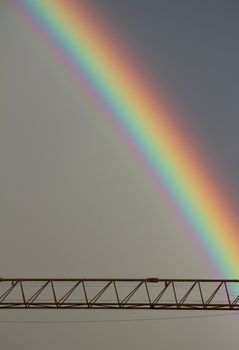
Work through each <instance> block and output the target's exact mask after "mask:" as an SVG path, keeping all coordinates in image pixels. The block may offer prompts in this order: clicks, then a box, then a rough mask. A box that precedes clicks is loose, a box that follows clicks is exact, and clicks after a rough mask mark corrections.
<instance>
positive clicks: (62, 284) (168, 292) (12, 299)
mask: <svg viewBox="0 0 239 350" xmlns="http://www.w3.org/2000/svg"><path fill="white" fill-rule="evenodd" d="M0 309H58V310H59V309H154V310H161V309H164V310H171V309H173V310H175V309H177V310H239V280H224V279H217V280H210V279H161V278H146V279H87V278H79V279H77V278H73V279H69V278H68V279H57V278H55V279H54V278H53V279H51V278H50V279H36V278H33V279H26V278H13V279H11V278H10V279H8V278H0Z"/></svg>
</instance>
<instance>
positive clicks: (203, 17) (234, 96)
mask: <svg viewBox="0 0 239 350" xmlns="http://www.w3.org/2000/svg"><path fill="white" fill-rule="evenodd" d="M90 3H92V6H94V7H95V9H96V10H97V11H99V12H100V13H101V14H102V15H103V16H104V17H105V18H106V19H107V23H110V26H109V28H111V27H112V28H114V31H115V32H116V33H119V34H120V36H121V37H122V38H123V39H124V41H125V42H126V43H127V46H128V47H130V49H131V52H133V53H134V55H135V57H136V58H137V60H138V62H139V63H140V64H141V65H142V66H143V67H144V70H145V72H147V75H148V77H149V78H150V79H152V80H154V82H156V86H158V87H159V89H160V91H161V90H162V91H163V93H164V94H165V95H166V96H167V98H168V99H169V100H170V102H172V104H173V106H174V107H176V109H177V110H178V111H179V115H180V118H182V120H183V122H184V123H185V124H186V125H187V127H188V128H189V129H190V130H191V135H192V136H193V137H194V138H195V140H196V141H197V142H198V143H199V144H200V147H201V149H202V150H203V152H204V153H205V154H206V155H207V157H208V158H209V159H210V160H211V164H212V165H213V167H214V169H215V171H216V173H218V176H219V178H220V179H221V181H222V183H223V185H226V186H227V188H228V191H229V192H230V193H232V194H233V196H234V197H235V198H236V200H238V201H239V185H238V175H239V166H238V164H239V153H238V146H237V142H238V141H237V140H238V137H237V136H238V128H239V120H238V117H237V114H238V100H239V89H238V84H239V68H238V62H239V47H238V32H239V21H238V16H239V5H238V3H237V2H236V1H233V0H229V1H221V0H219V1H211V0H209V1H196V0H194V1H189V0H181V1H180V2H179V1H177V0H168V1H166V0H157V1H153V0H131V1H123V0H122V1H116V0H92V1H90ZM0 55H1V61H0V76H1V94H0V105H1V119H0V123H1V127H0V150H1V151H0V166H1V178H0V194H1V195H0V225H1V226H0V227H1V244H0V252H1V253H0V265H1V267H2V268H1V276H2V277H8V276H9V277H92V278H93V277H126V278H130V277H139V278H140V277H142V278H143V277H148V276H150V277H151V276H156V277H162V278H167V277H168V278H201V277H202V278H209V277H213V276H211V275H210V268H209V266H208V260H207V259H206V257H205V256H204V255H203V254H204V252H202V251H199V250H197V247H195V244H194V243H193V239H192V238H190V237H188V235H186V234H185V232H183V229H182V228H181V227H180V226H179V224H178V222H177V220H176V218H175V216H174V214H173V213H172V212H171V211H170V210H169V207H168V206H167V204H166V203H165V200H164V198H163V197H162V196H161V195H160V193H159V192H157V191H155V187H154V186H153V185H152V183H150V181H149V179H148V177H147V175H146V174H145V172H144V171H143V170H142V168H141V167H140V165H139V164H138V163H137V161H136V160H135V159H134V158H133V157H132V155H131V154H130V152H129V150H128V148H127V145H126V144H125V143H124V142H123V141H122V139H121V138H120V137H119V136H118V135H116V134H115V132H114V131H113V129H112V126H111V125H109V124H108V123H107V122H106V120H105V119H104V116H102V113H101V112H100V111H99V110H97V108H96V107H95V106H94V105H92V101H91V100H90V98H89V96H87V94H86V93H85V91H84V87H83V84H82V85H81V84H80V83H79V82H76V81H74V80H73V79H71V78H70V76H69V74H68V72H67V71H66V69H65V68H64V66H63V65H62V63H61V62H60V61H58V60H57V59H56V57H55V56H54V55H53V54H52V53H51V51H50V50H49V48H48V47H47V46H46V45H45V43H44V42H42V41H41V40H40V38H39V37H38V36H37V35H36V34H35V33H34V31H33V30H32V28H31V27H30V26H29V24H28V23H26V21H25V20H24V18H23V17H21V16H20V15H19V13H17V12H16V11H15V10H14V9H13V7H12V6H11V5H10V2H8V1H7V0H3V1H2V2H1V4H0ZM214 314H215V312H214ZM192 315H193V316H199V315H202V313H198V314H195V312H193V314H192V312H191V313H190V312H183V315H182V313H179V312H173V311H172V312H171V311H170V312H166V311H165V312H160V313H155V312H151V311H148V312H141V311H140V312H135V311H134V312H133V311H130V312H128V311H127V313H124V312H123V313H122V312H120V311H118V312H109V311H107V312H103V311H98V312H97V311H89V312H79V311H76V312H67V314H66V313H64V312H63V311H61V312H58V313H57V312H48V311H25V312H24V311H4V312H3V311H1V313H0V321H1V320H17V321H22V320H24V321H27V320H34V321H38V320H41V321H42V320H43V321H44V320H48V321H49V320H61V321H64V320H66V321H72V320H102V319H107V320H110V319H135V318H152V319H153V318H162V317H166V318H167V317H183V316H192ZM203 315H205V314H203ZM208 315H209V314H208ZM236 318H237V319H236ZM238 324H239V323H238V317H235V316H230V315H228V316H218V317H208V318H205V317H203V318H188V319H187V318H185V319H171V320H166V319H165V320H158V321H153V320H152V321H139V322H136V321H135V322H130V321H129V322H118V323H117V322H113V323H85V324H84V323H79V324H77V323H74V324H71V323H68V324H54V323H52V324H36V323H32V324H21V323H19V324H8V323H1V327H0V335H1V339H2V340H1V342H2V343H3V344H4V350H5V349H6V350H8V349H14V348H18V349H20V350H21V349H32V348H34V349H36V350H38V349H42V348H43V347H46V348H51V349H55V348H56V349H60V350H61V349H65V348H66V347H68V348H69V349H71V348H72V349H73V348H75V346H76V345H80V346H81V347H83V348H86V349H88V348H96V347H97V348H98V349H111V348H112V347H114V348H115V349H116V350H117V349H122V348H124V349H132V348H136V347H137V348H138V349H145V348H146V347H147V348H149V349H151V348H152V349H153V348H155V346H158V345H159V344H160V348H162V349H174V348H175V347H179V348H184V349H191V348H192V347H193V348H194V349H196V350H197V349H201V348H202V347H204V348H210V349H212V350H214V349H216V348H217V349H224V348H225V347H227V348H228V349H234V348H235V346H236V345H235V344H237V343H238Z"/></svg>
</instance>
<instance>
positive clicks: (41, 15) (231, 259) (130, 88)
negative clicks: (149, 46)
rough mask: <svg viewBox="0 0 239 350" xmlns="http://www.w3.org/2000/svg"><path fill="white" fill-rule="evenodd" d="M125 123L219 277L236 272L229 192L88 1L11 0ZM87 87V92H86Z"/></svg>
mask: <svg viewBox="0 0 239 350" xmlns="http://www.w3.org/2000/svg"><path fill="white" fill-rule="evenodd" d="M13 4H14V6H15V7H16V8H17V9H18V11H19V12H21V13H24V14H25V16H27V18H28V19H30V21H31V23H33V24H34V26H36V27H38V29H39V28H40V30H41V32H42V33H43V35H44V36H45V37H47V38H48V39H47V40H48V42H51V45H52V46H53V47H54V48H55V49H56V50H57V51H58V53H60V55H61V57H62V58H63V60H64V62H67V64H68V66H69V68H70V69H71V70H72V69H73V70H74V73H75V75H76V76H77V78H78V79H80V80H81V81H83V82H84V84H85V86H86V89H87V91H91V92H92V94H93V95H94V96H96V99H97V101H98V102H96V103H99V105H101V107H102V110H104V111H106V112H107V115H110V118H111V119H112V121H113V123H114V124H115V125H116V127H117V128H120V129H121V130H123V132H124V135H126V136H127V139H128V143H129V144H131V145H133V148H134V152H135V154H138V155H140V158H142V159H143V160H144V163H145V164H146V165H147V167H148V168H149V172H150V173H151V174H153V176H154V178H156V179H158V180H157V181H159V182H160V183H161V184H163V187H164V189H165V191H166V192H167V194H168V196H169V197H170V198H171V201H172V202H173V203H174V205H175V207H176V208H177V211H178V213H180V216H181V217H182V218H183V220H182V221H185V222H186V224H187V226H188V227H190V230H191V232H193V234H194V237H195V238H196V239H197V240H198V242H200V244H202V246H203V247H204V249H205V251H206V252H207V255H208V256H210V259H211V260H212V261H213V264H214V265H215V266H216V269H217V270H218V271H219V273H220V274H223V275H224V276H225V277H227V276H229V277H230V278H237V277H238V273H239V255H238V251H237V247H238V246H239V234H238V227H239V225H238V219H237V217H236V213H235V210H234V206H233V203H232V200H231V198H228V197H230V196H228V195H226V192H225V191H224V190H223V189H222V184H221V183H220V181H219V180H218V178H217V177H216V176H215V175H214V174H213V171H212V170H210V166H209V165H208V161H206V157H205V156H203V155H202V154H201V153H200V151H199V149H198V147H197V146H196V145H195V143H194V142H193V140H192V136H191V135H190V133H189V132H188V131H187V130H186V128H185V127H182V123H181V122H180V121H179V118H176V117H175V115H174V114H175V113H174V111H172V110H171V109H170V108H169V106H168V105H167V104H166V102H165V101H162V100H161V99H160V98H159V96H158V94H157V93H155V87H154V86H153V84H152V83H151V82H150V81H148V80H147V79H146V78H145V76H144V74H143V73H142V69H141V67H139V66H138V65H137V63H136V62H135V59H134V57H133V55H131V54H130V53H129V52H128V50H127V49H126V48H125V46H124V45H122V43H121V41H120V40H119V39H117V38H116V35H113V34H110V33H112V28H111V27H110V28H107V25H106V23H105V21H103V19H102V18H101V17H100V16H99V14H98V13H97V12H96V11H95V9H93V8H91V7H90V6H89V5H88V4H86V2H83V1H82V2H81V1H74V0H34V1H32V0H20V1H19V0H18V1H17V0H16V1H13ZM91 92H89V93H91Z"/></svg>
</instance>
